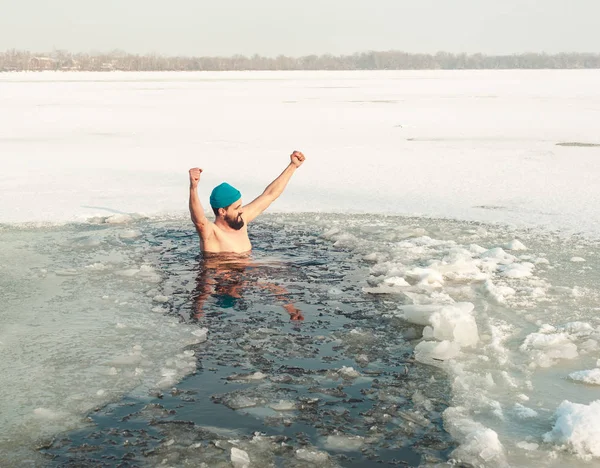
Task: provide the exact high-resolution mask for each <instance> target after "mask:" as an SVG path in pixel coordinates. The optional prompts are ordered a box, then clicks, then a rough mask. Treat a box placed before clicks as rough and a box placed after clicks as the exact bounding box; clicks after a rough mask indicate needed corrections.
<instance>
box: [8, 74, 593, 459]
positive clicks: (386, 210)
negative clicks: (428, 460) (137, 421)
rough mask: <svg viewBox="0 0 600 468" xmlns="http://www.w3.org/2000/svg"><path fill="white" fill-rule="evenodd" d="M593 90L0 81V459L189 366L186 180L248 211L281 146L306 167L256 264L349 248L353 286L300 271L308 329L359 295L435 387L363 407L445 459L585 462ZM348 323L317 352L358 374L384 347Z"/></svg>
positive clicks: (485, 84) (506, 85) (588, 444)
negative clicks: (430, 440) (424, 430)
mask: <svg viewBox="0 0 600 468" xmlns="http://www.w3.org/2000/svg"><path fill="white" fill-rule="evenodd" d="M598 82H600V71H596V70H577V71H464V72H462V71H452V72H449V71H448V72H447V71H427V72H338V73H333V72H327V73H325V72H321V73H313V72H311V73H309V72H293V73H292V72H285V73H284V72H281V73H273V72H271V73H267V72H264V73H263V72H252V73H250V72H248V73H244V72H231V73H190V74H187V73H143V74H137V73H135V74H133V73H132V74H127V73H105V74H95V73H58V74H54V73H39V74H30V73H29V74H28V73H22V74H21V73H19V74H0V160H1V162H2V163H3V164H2V165H3V169H4V170H3V171H2V173H1V174H0V186H1V188H2V194H3V196H2V197H1V198H0V239H1V240H2V247H1V248H0V268H2V276H1V277H0V301H1V303H2V306H0V321H1V323H2V325H1V326H0V353H1V355H2V356H3V359H2V363H0V374H1V375H3V381H2V386H3V388H4V394H5V398H3V400H2V402H0V427H2V429H3V430H2V433H1V434H0V453H4V454H5V456H6V457H7V459H10V460H14V461H15V463H16V462H17V461H25V460H31V463H32V464H37V463H41V461H40V458H39V454H37V452H35V451H32V448H33V447H34V446H35V445H36V441H37V440H39V438H40V437H50V436H52V435H53V434H56V433H59V432H60V431H65V430H70V429H74V428H77V427H81V426H82V425H84V424H86V421H85V420H84V418H85V415H86V414H87V413H88V412H89V411H91V410H92V409H94V408H96V407H100V406H102V405H104V404H106V403H108V402H111V401H112V402H114V401H119V399H120V398H121V397H122V396H123V395H126V394H128V395H136V396H137V397H139V398H142V399H143V398H146V397H145V395H148V392H149V391H151V392H152V391H154V390H155V389H163V390H164V389H165V388H170V387H171V386H172V385H176V384H177V383H178V382H179V381H180V380H181V379H182V378H184V377H185V376H187V375H190V374H192V373H195V372H196V359H201V350H199V349H196V348H194V349H193V350H192V349H191V348H190V346H196V345H198V343H200V342H202V341H203V339H204V335H203V331H202V330H203V328H202V327H204V326H207V327H208V328H210V324H209V323H205V322H201V323H195V322H190V321H187V320H183V322H184V323H180V322H181V317H179V318H178V317H177V315H176V314H175V315H173V314H172V313H171V312H173V304H174V303H175V302H177V301H180V302H181V303H185V301H186V299H185V297H186V294H188V295H189V294H191V292H190V291H189V288H188V286H187V282H186V281H188V278H187V277H185V275H183V274H181V272H180V271H179V270H178V268H179V267H178V264H177V263H175V262H171V263H169V262H166V263H165V261H164V257H165V255H166V254H165V252H170V251H171V250H173V251H174V252H177V251H178V249H180V250H181V249H182V246H185V255H183V254H182V256H181V259H180V260H181V262H182V264H181V268H182V269H184V270H185V269H186V268H188V269H190V271H191V270H193V265H194V264H195V262H196V252H195V251H194V248H193V244H191V243H190V242H192V241H191V240H190V239H193V231H192V226H191V224H190V223H189V222H188V221H187V219H186V217H187V214H186V211H187V170H188V168H189V167H192V166H199V167H202V168H203V169H204V173H203V176H202V180H201V184H200V195H201V197H202V200H203V202H204V203H205V205H207V201H208V194H209V193H210V190H211V189H212V187H213V186H214V185H216V184H218V183H220V182H222V181H223V180H226V181H228V182H230V183H231V184H233V185H235V186H237V187H238V188H239V189H240V190H241V191H242V194H243V196H244V200H245V201H249V200H250V199H252V198H253V197H254V196H256V195H258V194H259V193H260V192H261V191H262V189H263V188H264V187H265V186H266V185H267V184H268V183H269V182H270V181H271V180H272V179H273V178H275V177H276V176H277V175H278V174H279V173H280V172H281V170H282V169H283V168H284V167H285V166H286V164H287V162H288V161H289V159H288V158H289V153H290V152H291V151H292V150H294V149H299V150H302V151H303V152H304V153H305V155H306V156H307V161H306V163H305V164H304V165H303V166H302V168H300V170H298V171H297V173H296V174H295V175H294V178H293V179H292V181H291V183H290V186H289V187H288V189H287V190H286V192H285V193H284V194H283V195H282V197H281V198H280V199H279V200H277V202H276V203H275V204H274V205H273V207H272V209H271V210H270V211H271V212H272V213H275V215H270V216H269V217H266V221H264V222H262V223H261V224H259V226H260V227H261V231H260V232H261V233H263V234H261V235H262V236H263V237H260V236H259V238H258V240H259V243H258V245H259V246H261V248H262V249H263V250H264V252H263V254H262V256H263V257H264V256H268V255H269V248H271V249H273V250H274V251H275V250H276V249H277V248H278V246H279V245H283V244H281V242H279V243H277V242H275V243H273V242H274V241H271V240H269V239H270V238H269V235H268V232H270V231H273V232H275V231H278V230H280V231H281V230H282V231H281V232H286V233H288V234H289V238H290V239H293V240H294V242H296V244H295V245H296V247H295V248H296V250H297V255H299V256H308V257H310V256H311V255H317V253H316V252H317V251H318V249H317V250H314V249H313V248H312V247H310V248H309V247H307V246H309V245H313V243H315V242H316V243H325V244H326V245H328V246H329V247H328V248H331V249H333V250H335V249H338V250H342V251H344V252H347V253H348V255H349V257H348V258H347V259H345V260H344V262H350V263H348V264H347V267H348V268H347V269H348V270H349V271H356V272H362V274H363V275H364V276H362V277H361V276H360V275H358V273H356V274H355V275H354V276H352V277H345V278H344V283H343V284H340V285H336V286H335V287H334V286H332V285H329V286H327V287H326V285H327V284H328V283H327V281H328V280H327V277H326V276H324V277H322V278H321V279H318V278H317V277H316V276H315V278H317V280H318V281H323V288H325V289H323V291H320V292H319V294H323V295H324V296H323V298H320V299H319V301H322V305H323V307H324V310H325V313H328V312H327V311H334V310H335V307H336V306H335V304H337V302H336V301H340V300H342V298H346V301H347V302H346V305H347V306H348V307H350V308H351V307H356V308H360V306H359V304H360V300H363V299H359V298H357V296H356V294H358V293H356V294H355V292H356V291H358V292H359V293H360V294H358V295H359V296H360V295H362V296H363V297H364V298H365V300H369V301H374V302H369V304H371V303H372V304H374V305H373V308H374V310H373V316H372V319H371V320H372V327H373V331H372V333H374V336H375V337H376V339H377V340H383V339H384V338H383V335H378V333H379V332H378V331H377V330H379V329H380V328H381V327H383V328H385V329H386V330H387V332H386V333H389V332H390V331H392V332H394V331H395V332H397V336H398V337H400V338H399V340H400V342H401V343H400V342H399V344H398V347H399V348H398V349H402V350H404V347H405V346H406V347H409V348H411V349H413V350H414V356H413V359H414V362H415V363H416V364H415V365H418V366H422V367H419V369H427V368H431V369H432V374H433V373H435V375H436V376H437V378H438V379H439V373H440V370H441V371H442V373H443V375H445V376H447V378H448V388H449V389H450V390H449V391H450V394H449V395H446V396H445V397H446V398H447V405H448V408H447V409H445V411H443V413H441V414H438V413H437V410H438V409H439V408H438V406H437V405H438V403H436V400H435V397H432V396H431V395H429V396H423V392H422V391H421V390H418V389H419V388H423V386H426V382H427V381H426V380H425V377H423V371H419V372H417V373H416V375H418V378H419V379H421V380H418V381H417V383H416V384H415V385H417V386H416V387H415V388H416V389H417V390H418V391H415V392H413V393H411V395H410V396H407V395H403V396H402V398H400V396H399V395H396V394H394V393H393V391H392V389H391V388H392V387H389V388H388V387H386V388H385V389H381V388H379V390H378V391H377V392H375V393H374V394H373V395H376V399H379V400H378V401H379V402H383V401H384V399H385V398H387V399H388V400H385V401H388V402H392V401H393V402H395V403H397V404H399V405H400V402H401V401H404V402H405V404H406V405H409V406H410V408H411V409H410V411H411V415H412V416H410V418H412V419H411V421H413V422H414V421H415V418H416V420H417V421H421V422H420V423H416V424H417V425H419V424H425V425H427V424H434V425H435V424H436V423H437V421H438V420H439V421H440V424H443V427H444V429H446V431H448V433H449V434H450V435H451V436H452V438H453V440H455V442H456V448H455V449H454V451H453V452H452V455H451V456H452V457H454V458H457V459H460V460H463V461H466V462H469V463H473V464H476V465H477V464H478V465H481V466H499V465H500V466H501V465H503V464H504V465H510V466H540V464H543V466H565V464H566V465H570V466H575V465H576V464H578V463H581V464H582V466H587V465H586V463H587V462H588V461H590V460H594V461H596V462H598V459H599V457H600V444H599V443H598V440H600V425H599V424H598V422H597V421H598V420H600V402H598V401H596V399H597V389H598V384H600V377H599V375H600V360H599V359H600V347H599V342H600V321H599V320H598V318H597V313H598V299H599V298H600V291H599V289H598V284H600V276H599V273H598V269H599V268H600V257H599V256H598V241H599V240H600V224H599V223H598V214H597V207H598V206H600V191H599V190H598V189H597V174H599V173H600V139H599V136H598V135H600V133H599V132H598V122H600V88H598V86H597V83H598ZM303 213H309V214H303ZM165 226H167V227H165ZM165 229H167V230H168V231H169V233H170V234H169V236H168V237H167V238H165V237H164V236H163V234H162V233H163V232H164V231H165ZM286 229H289V232H288V231H286ZM161 236H162V237H161ZM190 236H192V237H190ZM165 239H166V240H165ZM286 245H287V244H286ZM319 245H320V244H319ZM269 246H270V247H269ZM288 248H289V246H288ZM169 249H171V250H169ZM319 255H329V254H321V253H319ZM331 255H334V254H331ZM328 258H329V259H330V261H332V262H334V261H335V260H333V259H334V257H333V256H332V257H324V261H328ZM278 261H281V258H278ZM286 261H287V260H286ZM340 261H341V260H340ZM352 262H354V263H352ZM338 267H339V268H340V271H346V267H344V266H343V265H342V264H340V265H338ZM316 274H317V273H315V275H316ZM276 276H277V275H275V278H274V279H273V278H271V280H274V281H277V277H276ZM313 279H314V278H313ZM280 280H281V281H284V280H285V281H290V280H289V278H288V279H285V278H284V279H281V278H280ZM307 281H308V280H307ZM308 290H310V288H308ZM344 291H354V292H353V293H352V294H350V293H345V292H344ZM313 293H314V294H316V295H317V296H318V294H317V292H315V291H313V292H311V293H310V294H313ZM307 294H309V293H307ZM310 294H309V295H310ZM309 299H311V300H313V302H311V301H310V300H309ZM302 300H303V301H304V302H306V303H307V304H312V305H315V307H316V304H321V303H320V302H318V300H317V299H316V296H315V297H312V296H311V297H310V298H309V297H308V296H307V297H305V298H304V299H302ZM174 301H175V302H174ZM348 301H350V302H348ZM352 301H353V302H352ZM348 304H350V305H348ZM377 304H379V305H377ZM331 313H333V312H331ZM362 319H364V317H361V320H362ZM310 321H311V317H310V316H307V318H306V323H307V326H312V325H309V324H310ZM378 327H379V328H378ZM364 328H365V326H364V325H363V326H362V328H361V327H360V326H358V325H356V330H357V331H356V333H355V334H354V335H349V336H350V338H348V337H346V336H345V335H342V336H340V335H339V334H338V332H337V330H335V329H334V328H331V329H326V330H325V331H320V332H319V333H324V334H325V336H326V339H327V340H332V342H333V343H334V344H335V343H337V344H338V345H340V346H345V347H346V348H345V349H346V351H344V353H346V354H344V355H343V357H342V359H345V361H343V362H344V365H349V364H352V365H353V366H354V367H355V368H356V369H358V368H359V367H361V366H359V364H361V363H362V364H364V366H362V367H361V369H360V372H361V373H362V374H363V376H362V378H364V379H366V378H367V377H366V375H368V371H369V370H371V371H373V370H377V371H378V372H379V371H382V372H383V371H385V370H386V365H387V364H386V362H387V361H386V359H388V358H389V356H386V353H390V356H392V355H394V354H393V353H396V352H398V353H399V352H400V351H396V350H394V349H391V348H390V349H387V350H385V351H382V352H381V353H379V354H378V353H377V352H376V350H375V349H374V348H373V346H371V345H369V346H371V348H369V350H370V351H369V352H368V353H367V355H368V356H367V357H368V359H367V363H366V364H365V359H364V356H363V355H362V354H361V353H360V352H359V351H358V350H357V349H355V348H356V344H355V343H354V344H352V343H351V341H352V340H353V339H356V334H357V333H358V334H360V333H363V332H364ZM366 328H369V327H366ZM247 333H252V330H249V331H248V332H247ZM329 333H330V334H331V336H329ZM369 333H371V331H369ZM224 339H225V338H223V340H224ZM374 339H375V338H374ZM336 340H337V341H336ZM348 340H350V341H348ZM386 340H387V341H389V339H386ZM208 342H209V343H210V334H209V341H208ZM276 342H277V341H276ZM349 343H350V344H349ZM215 346H218V343H217V342H215ZM365 346H367V345H365ZM349 349H352V351H349ZM365 352H366V351H365ZM398 356H399V354H398ZM353 360H354V361H353ZM333 368H336V369H337V371H339V368H340V365H337V366H336V365H335V363H332V369H333ZM246 370H248V371H257V369H256V368H250V367H248V369H246ZM264 371H265V372H267V371H268V369H266V368H265V369H264ZM273 372H274V371H273ZM332 372H333V371H332ZM425 373H426V372H425ZM267 375H269V378H271V380H272V382H273V383H274V384H275V383H276V381H277V380H276V379H275V375H274V374H269V372H267ZM311 378H312V377H311ZM315 378H316V377H315ZM320 378H321V377H319V379H320ZM327 379H331V376H329V377H325V380H327ZM365 382H367V380H363V381H362V384H365V385H366V383H365ZM362 384H361V385H362ZM347 386H348V387H350V386H351V384H350V383H347ZM384 390H385V391H384ZM270 391H271V392H272V393H271V394H272V395H278V394H277V392H275V393H273V392H274V391H273V390H272V389H271V390H270ZM277 391H279V390H277ZM390 392H391V393H390ZM250 396H252V395H250ZM374 398H375V397H374ZM225 400H226V398H225ZM428 402H429V403H428ZM265 404H267V403H265ZM269 404H273V403H272V402H270V403H269ZM340 404H341V403H340ZM400 406H401V405H400ZM382 411H383V410H382ZM255 413H256V414H254V415H252V413H251V414H250V416H251V417H262V416H261V414H262V413H260V411H257V412H255ZM382 415H383V416H382ZM393 416H394V420H393V421H392V422H389V424H399V423H398V421H402V420H403V419H402V418H401V417H400V416H398V415H395V414H394V415H393ZM404 416H406V415H404ZM373 417H375V416H373ZM377 417H384V413H383V412H381V414H380V413H377ZM423 421H425V422H423ZM376 422H377V424H382V422H381V421H376ZM362 423H363V422H361V424H362ZM404 423H406V420H405V419H404ZM357 424H358V423H357ZM382 431H383V429H382ZM381 434H387V433H386V432H385V431H383V432H381ZM331 437H333V439H331ZM337 437H338V434H335V435H332V434H328V435H325V436H323V438H322V439H315V440H314V441H311V443H313V444H314V445H315V446H316V448H315V450H317V449H318V450H322V451H325V452H327V451H330V452H331V453H333V454H335V453H336V450H338V449H339V446H335V444H333V445H332V444H330V443H329V444H328V443H323V444H321V445H319V443H318V440H325V441H326V442H327V441H331V440H335V441H339V440H342V441H345V443H348V440H349V439H343V437H344V436H343V435H339V437H342V439H339V438H337ZM360 437H365V435H360ZM382 437H383V435H382ZM352 440H354V439H352ZM361 440H363V439H361ZM367 440H371V439H369V438H368V437H367V438H365V439H364V440H363V442H361V443H365V444H376V442H367ZM407 440H408V439H407ZM412 442H413V443H414V442H415V440H412ZM249 446H251V445H249ZM373 446H374V445H373ZM244 447H245V449H246V450H248V448H247V447H246V446H245V445H244ZM336 447H337V448H336ZM181 450H184V449H181ZM249 453H250V455H251V457H252V456H254V455H253V454H252V453H251V451H250V452H249ZM215 456H216V455H215ZM261 456H262V455H261ZM303 456H304V455H303ZM336 460H337V461H338V462H339V459H336ZM159 461H160V460H158V461H157V462H156V463H157V464H158V463H159ZM342 465H343V463H342Z"/></svg>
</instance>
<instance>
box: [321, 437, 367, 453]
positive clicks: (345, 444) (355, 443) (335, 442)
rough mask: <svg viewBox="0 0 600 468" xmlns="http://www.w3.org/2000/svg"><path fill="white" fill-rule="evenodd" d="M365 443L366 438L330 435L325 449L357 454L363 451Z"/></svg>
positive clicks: (326, 440)
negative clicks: (358, 451)
mask: <svg viewBox="0 0 600 468" xmlns="http://www.w3.org/2000/svg"><path fill="white" fill-rule="evenodd" d="M364 443H365V439H364V437H361V436H348V435H342V434H334V435H329V436H327V438H326V439H325V447H326V448H327V449H329V450H336V451H338V452H356V451H357V450H360V449H361V447H362V446H363V445H364Z"/></svg>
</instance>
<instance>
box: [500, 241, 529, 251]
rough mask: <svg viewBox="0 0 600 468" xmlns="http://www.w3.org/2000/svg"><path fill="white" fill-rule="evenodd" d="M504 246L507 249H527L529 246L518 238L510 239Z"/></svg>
mask: <svg viewBox="0 0 600 468" xmlns="http://www.w3.org/2000/svg"><path fill="white" fill-rule="evenodd" d="M504 248H505V249H506V250H527V247H525V246H524V245H523V243H521V241H518V240H517V239H515V240H512V241H510V242H509V243H508V244H505V245H504Z"/></svg>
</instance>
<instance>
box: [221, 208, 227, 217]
mask: <svg viewBox="0 0 600 468" xmlns="http://www.w3.org/2000/svg"><path fill="white" fill-rule="evenodd" d="M226 214H227V211H225V208H219V216H222V217H224V216H225V215H226Z"/></svg>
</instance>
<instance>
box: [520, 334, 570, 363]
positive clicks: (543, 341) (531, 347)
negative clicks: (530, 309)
mask: <svg viewBox="0 0 600 468" xmlns="http://www.w3.org/2000/svg"><path fill="white" fill-rule="evenodd" d="M540 331H542V332H544V331H546V330H545V329H544V328H543V327H542V329H540ZM520 350H521V351H523V352H526V353H528V354H529V355H530V356H531V359H532V363H534V364H536V365H538V366H540V367H550V366H553V365H554V364H555V363H556V362H557V360H558V359H574V358H576V357H577V356H578V355H579V353H578V352H577V345H575V344H574V343H573V342H572V341H571V336H570V335H569V334H568V333H531V334H529V335H527V337H526V338H525V341H524V342H523V344H522V345H521V346H520Z"/></svg>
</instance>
